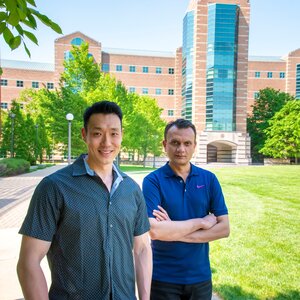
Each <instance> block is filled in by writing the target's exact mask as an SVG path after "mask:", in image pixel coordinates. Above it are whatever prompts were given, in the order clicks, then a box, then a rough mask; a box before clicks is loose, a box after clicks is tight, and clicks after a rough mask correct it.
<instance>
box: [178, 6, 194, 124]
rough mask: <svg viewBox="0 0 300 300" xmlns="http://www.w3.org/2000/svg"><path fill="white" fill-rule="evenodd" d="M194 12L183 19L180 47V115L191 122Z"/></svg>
mask: <svg viewBox="0 0 300 300" xmlns="http://www.w3.org/2000/svg"><path fill="white" fill-rule="evenodd" d="M193 47H194V11H190V12H188V13H187V14H186V15H185V17H184V19H183V45H182V97H183V104H182V111H181V115H182V117H183V118H185V119H187V120H190V121H191V120H192V96H193V55H194V48H193Z"/></svg>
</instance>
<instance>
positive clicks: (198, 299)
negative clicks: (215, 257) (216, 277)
mask: <svg viewBox="0 0 300 300" xmlns="http://www.w3.org/2000/svg"><path fill="white" fill-rule="evenodd" d="M211 297H212V283H211V280H208V281H204V282H200V283H195V284H174V283H167V282H161V281H155V280H153V281H152V285H151V296H150V299H151V300H211Z"/></svg>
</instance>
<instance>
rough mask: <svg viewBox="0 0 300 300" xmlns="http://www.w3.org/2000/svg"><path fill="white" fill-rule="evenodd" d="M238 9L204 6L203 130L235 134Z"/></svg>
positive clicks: (217, 5) (225, 6) (229, 6)
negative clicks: (204, 91)
mask: <svg viewBox="0 0 300 300" xmlns="http://www.w3.org/2000/svg"><path fill="white" fill-rule="evenodd" d="M238 13H239V7H238V6H237V5H234V4H210V5H209V6H208V36H207V65H206V130H208V131H209V130H214V131H223V130H224V131H235V130H236V74H237V45H238Z"/></svg>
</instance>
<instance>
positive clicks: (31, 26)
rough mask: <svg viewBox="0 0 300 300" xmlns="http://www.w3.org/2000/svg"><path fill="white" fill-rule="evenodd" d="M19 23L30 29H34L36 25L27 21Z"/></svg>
mask: <svg viewBox="0 0 300 300" xmlns="http://www.w3.org/2000/svg"><path fill="white" fill-rule="evenodd" d="M21 22H22V23H24V24H25V25H26V26H28V27H30V28H32V29H36V25H34V24H32V22H30V21H28V20H23V21H21Z"/></svg>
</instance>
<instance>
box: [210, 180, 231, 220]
mask: <svg viewBox="0 0 300 300" xmlns="http://www.w3.org/2000/svg"><path fill="white" fill-rule="evenodd" d="M210 195H211V199H210V212H212V213H213V214H214V215H215V216H217V217H218V216H222V215H227V214H228V209H227V207H226V203H225V199H224V195H223V192H222V188H221V185H220V183H219V180H218V179H217V177H216V175H214V174H212V178H211V183H210Z"/></svg>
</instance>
